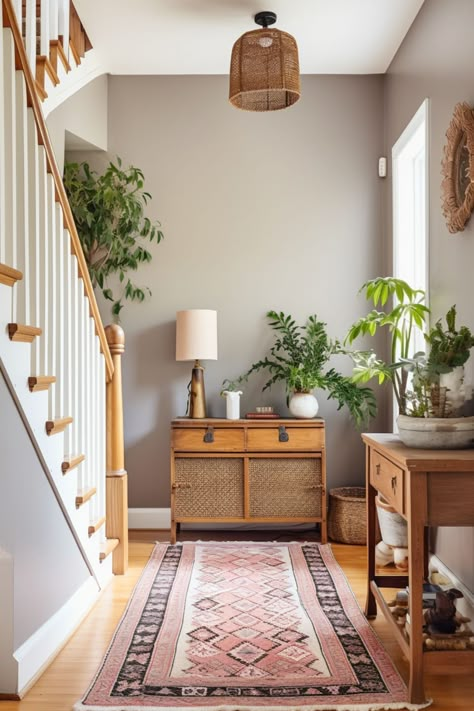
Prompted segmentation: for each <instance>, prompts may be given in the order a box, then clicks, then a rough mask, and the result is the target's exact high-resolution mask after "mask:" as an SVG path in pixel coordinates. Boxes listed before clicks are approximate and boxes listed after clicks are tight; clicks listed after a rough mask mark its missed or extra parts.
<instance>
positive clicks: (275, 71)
mask: <svg viewBox="0 0 474 711" xmlns="http://www.w3.org/2000/svg"><path fill="white" fill-rule="evenodd" d="M300 94H301V91H300V70H299V62H298V47H297V44H296V40H295V38H294V37H292V35H289V34H288V33H287V32H282V31H281V30H276V29H269V28H264V29H262V30H252V31H251V32H246V33H245V34H243V35H242V37H240V38H239V39H238V40H237V42H236V43H235V44H234V46H233V48H232V57H231V60H230V89H229V101H230V103H231V104H232V105H233V106H236V107H237V108H238V109H244V110H246V111H275V110H278V109H285V108H287V107H288V106H292V105H293V104H294V103H296V102H297V101H298V99H299V98H300Z"/></svg>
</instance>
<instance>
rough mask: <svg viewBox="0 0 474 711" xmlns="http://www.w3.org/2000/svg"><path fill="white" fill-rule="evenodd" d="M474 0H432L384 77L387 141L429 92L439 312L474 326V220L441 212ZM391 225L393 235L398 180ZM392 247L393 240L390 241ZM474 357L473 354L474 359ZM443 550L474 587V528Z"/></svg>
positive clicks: (469, 77)
mask: <svg viewBox="0 0 474 711" xmlns="http://www.w3.org/2000/svg"><path fill="white" fill-rule="evenodd" d="M473 26H474V3H473V2H472V0H450V2H446V0H425V3H424V5H423V7H422V8H421V10H420V12H419V14H418V16H417V18H416V19H415V22H414V23H413V25H412V27H411V29H410V31H409V33H408V35H407V37H406V38H405V40H404V42H403V44H402V46H401V47H400V49H399V51H398V53H397V55H396V56H395V58H394V60H393V62H392V64H391V66H390V68H389V71H388V74H387V75H386V79H385V144H386V148H385V150H386V152H387V155H389V154H390V150H391V146H392V145H393V144H394V143H395V141H396V140H397V138H398V136H399V135H400V133H401V132H402V130H403V129H404V127H405V126H406V124H407V123H408V122H409V121H410V119H411V117H412V116H413V114H414V113H415V111H416V110H417V108H418V106H419V105H420V104H421V102H422V101H423V100H424V99H425V98H426V97H429V99H430V102H431V104H430V147H429V155H430V226H429V233H430V300H431V307H432V311H433V318H434V319H435V320H436V319H437V318H439V317H440V316H442V315H444V314H445V313H446V311H447V309H448V308H449V307H450V306H451V305H452V304H454V303H455V304H457V307H458V314H459V323H463V324H466V325H467V326H469V327H470V328H471V329H473V330H474V311H473V309H472V301H473V295H474V292H473V280H472V270H473V265H474V219H471V223H470V224H468V226H467V227H466V230H465V231H464V232H462V233H458V234H456V235H454V236H453V235H451V234H449V232H448V230H447V228H446V224H445V221H444V218H443V215H442V213H441V197H440V195H441V192H440V186H441V171H440V166H441V158H442V150H443V146H444V144H445V132H446V129H447V127H448V125H449V122H450V119H451V116H452V112H453V108H454V106H455V104H456V103H457V102H458V101H467V102H469V103H470V104H471V105H474V71H473V67H474V43H473V41H472V27H473ZM386 198H387V200H386V203H387V211H386V228H387V235H388V236H389V237H390V235H391V184H390V181H388V182H387V195H386ZM387 247H388V250H389V253H390V239H388V240H387ZM471 360H472V359H471ZM436 552H437V553H438V555H439V556H440V558H442V560H443V561H444V562H445V563H446V565H448V566H449V567H450V568H451V569H452V570H453V571H455V572H456V573H457V574H458V576H459V577H460V578H461V580H462V581H463V582H464V583H465V584H466V585H467V586H468V587H469V589H471V590H474V529H467V528H460V529H439V531H438V532H437V535H436Z"/></svg>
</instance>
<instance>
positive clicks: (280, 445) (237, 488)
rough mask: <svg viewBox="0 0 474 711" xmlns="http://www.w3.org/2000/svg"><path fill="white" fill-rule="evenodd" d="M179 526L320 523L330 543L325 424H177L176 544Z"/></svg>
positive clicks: (173, 495) (173, 426) (173, 520)
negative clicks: (327, 513) (182, 524)
mask: <svg viewBox="0 0 474 711" xmlns="http://www.w3.org/2000/svg"><path fill="white" fill-rule="evenodd" d="M181 523H281V524H285V523H319V524H320V525H321V540H322V542H323V543H325V542H326V540H327V531H326V461H325V430H324V421H323V420H322V419H314V420H291V419H285V420H284V419H281V420H225V419H222V420H221V419H202V420H191V419H188V418H182V419H177V420H173V422H172V424H171V542H172V543H174V542H176V530H177V527H178V529H179V524H181Z"/></svg>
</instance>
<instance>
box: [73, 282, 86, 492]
mask: <svg viewBox="0 0 474 711" xmlns="http://www.w3.org/2000/svg"><path fill="white" fill-rule="evenodd" d="M77 297H78V301H77V307H76V314H77V345H76V365H75V370H76V371H77V384H76V388H77V410H76V412H77V437H78V448H77V452H76V453H77V454H85V457H86V458H85V461H84V462H83V463H82V464H81V465H80V467H79V469H78V479H77V489H78V491H79V492H82V491H84V490H85V488H86V482H87V469H88V467H89V461H88V454H87V451H86V422H87V412H86V409H85V387H86V382H85V346H84V341H85V319H84V313H85V311H84V301H85V298H84V286H83V283H82V279H79V284H78V288H77Z"/></svg>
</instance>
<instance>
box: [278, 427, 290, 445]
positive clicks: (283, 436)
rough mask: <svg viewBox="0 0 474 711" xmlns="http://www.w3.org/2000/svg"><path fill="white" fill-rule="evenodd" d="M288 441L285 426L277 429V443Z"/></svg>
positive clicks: (288, 437) (288, 436)
mask: <svg viewBox="0 0 474 711" xmlns="http://www.w3.org/2000/svg"><path fill="white" fill-rule="evenodd" d="M289 439H290V435H289V434H288V432H287V431H286V429H285V425H280V426H279V428H278V441H279V442H288V440H289Z"/></svg>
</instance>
